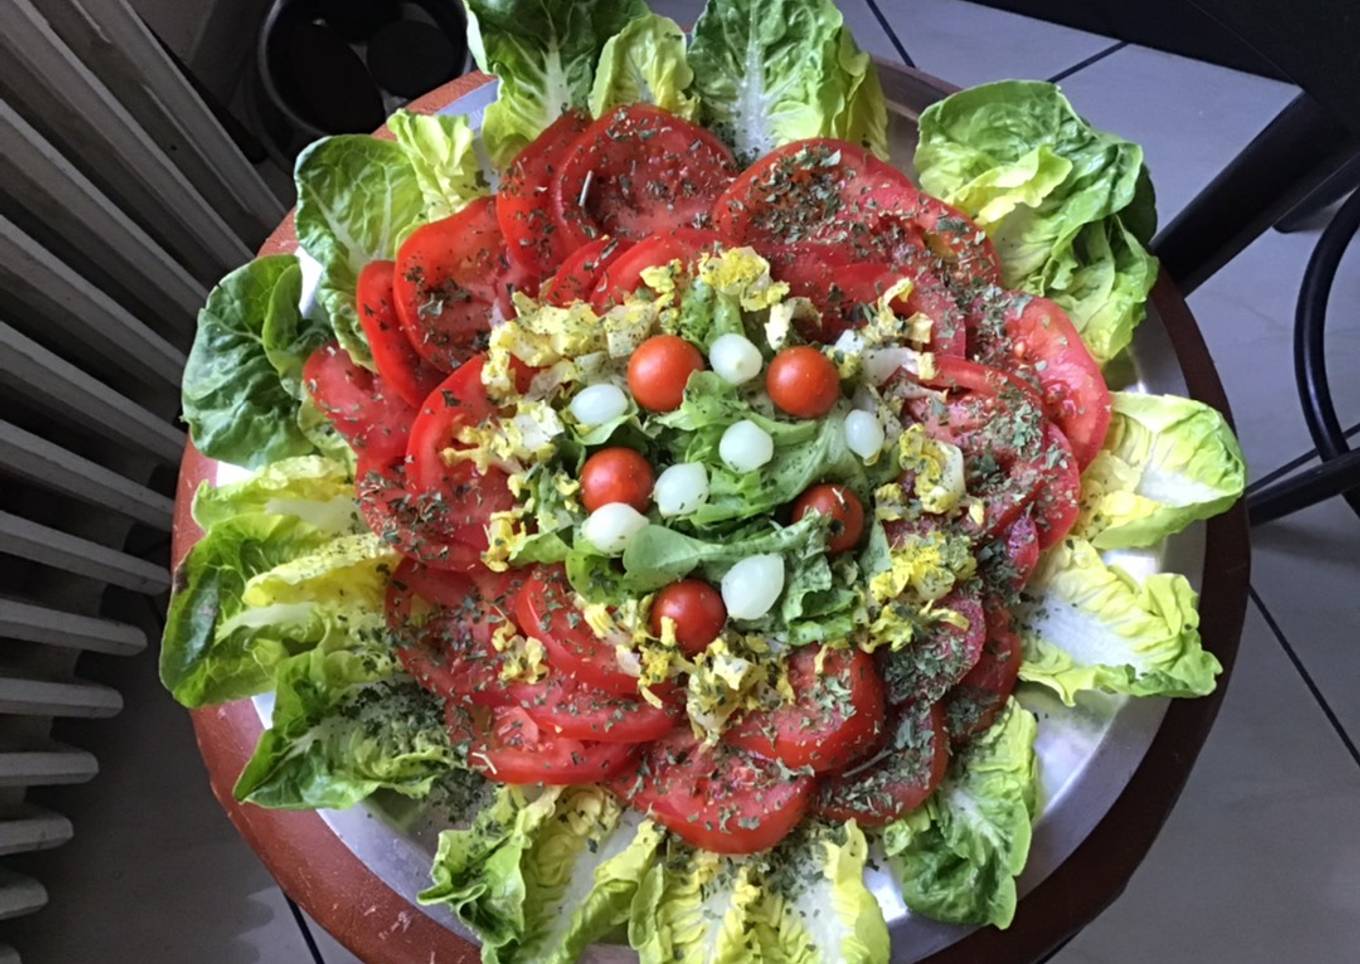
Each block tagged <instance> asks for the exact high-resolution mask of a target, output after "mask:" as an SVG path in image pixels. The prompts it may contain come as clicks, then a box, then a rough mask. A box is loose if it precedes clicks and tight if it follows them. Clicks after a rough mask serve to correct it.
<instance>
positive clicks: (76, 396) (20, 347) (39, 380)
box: [0, 321, 186, 462]
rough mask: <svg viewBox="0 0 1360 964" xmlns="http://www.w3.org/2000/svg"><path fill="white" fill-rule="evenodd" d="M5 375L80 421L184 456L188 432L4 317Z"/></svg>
mask: <svg viewBox="0 0 1360 964" xmlns="http://www.w3.org/2000/svg"><path fill="white" fill-rule="evenodd" d="M0 376H4V382H5V384H6V385H7V386H12V387H14V388H16V389H18V390H19V391H21V392H22V393H23V394H24V397H25V398H26V399H27V400H28V401H30V402H33V403H35V404H38V405H43V406H45V407H47V408H49V409H51V410H53V411H56V412H59V413H60V414H62V415H63V416H65V417H66V418H69V419H70V420H71V421H72V422H73V423H75V424H77V425H81V426H84V427H86V428H90V429H92V430H94V431H98V432H101V433H107V434H110V435H112V436H113V437H114V438H117V439H119V440H122V441H126V442H129V443H131V444H133V445H135V446H137V447H138V448H140V449H145V450H146V451H148V452H152V453H154V454H155V455H157V456H159V457H160V458H161V459H163V460H164V461H166V462H177V461H179V457H180V454H181V453H182V452H183V451H184V445H185V442H186V439H185V436H184V433H183V432H181V431H179V430H178V429H176V428H175V427H174V426H173V425H171V424H170V423H169V422H167V421H165V420H164V419H161V418H158V417H156V416H155V415H153V414H152V413H151V412H149V411H147V410H146V409H145V408H143V407H141V406H140V405H138V404H137V403H136V402H133V401H131V400H130V399H127V398H125V397H124V396H122V395H120V394H118V393H117V392H115V391H114V390H113V389H111V388H109V387H108V386H107V385H105V384H104V383H103V382H100V381H99V380H97V379H95V378H93V377H91V376H90V375H87V374H86V373H85V372H83V371H81V370H80V369H79V368H77V367H76V366H74V365H72V364H71V363H70V362H68V361H66V360H65V359H63V358H61V357H59V356H58V355H56V354H54V353H53V352H50V351H48V350H47V349H46V348H44V347H43V346H42V345H39V344H38V343H37V342H35V341H34V340H33V339H31V338H29V337H28V336H27V335H25V334H24V333H23V332H21V331H18V330H17V329H15V328H14V327H12V326H10V325H7V324H5V323H4V322H3V321H0Z"/></svg>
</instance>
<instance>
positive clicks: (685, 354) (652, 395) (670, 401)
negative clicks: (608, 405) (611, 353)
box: [628, 335, 834, 412]
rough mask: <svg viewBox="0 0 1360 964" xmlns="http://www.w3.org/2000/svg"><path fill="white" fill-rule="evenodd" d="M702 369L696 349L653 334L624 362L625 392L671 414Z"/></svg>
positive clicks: (677, 339)
mask: <svg viewBox="0 0 1360 964" xmlns="http://www.w3.org/2000/svg"><path fill="white" fill-rule="evenodd" d="M828 364H829V363H828ZM703 367H704V356H703V355H701V354H699V349H697V348H695V347H694V346H693V345H691V344H690V343H689V342H687V341H685V339H683V338H681V337H680V336H679V335H653V336H652V337H651V338H648V339H647V340H646V341H644V342H643V343H642V344H641V345H638V347H637V349H636V350H635V351H634V352H633V356H632V357H631V358H629V359H628V391H630V392H632V394H633V398H634V399H636V400H637V403H638V404H639V405H641V406H642V407H643V408H646V409H649V410H651V411H653V412H670V411H674V410H675V409H677V408H679V407H680V403H681V402H683V401H684V400H685V384H686V383H687V382H688V381H689V376H690V375H692V374H694V373H695V372H697V371H701V370H703ZM833 370H834V369H833Z"/></svg>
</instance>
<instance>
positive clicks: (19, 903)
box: [0, 870, 47, 920]
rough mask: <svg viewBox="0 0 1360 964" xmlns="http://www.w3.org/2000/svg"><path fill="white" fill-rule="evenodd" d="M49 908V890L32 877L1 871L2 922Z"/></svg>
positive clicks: (0, 913)
mask: <svg viewBox="0 0 1360 964" xmlns="http://www.w3.org/2000/svg"><path fill="white" fill-rule="evenodd" d="M45 906H47V889H46V888H45V887H43V885H42V884H40V883H38V882H37V881H36V880H34V879H33V878H32V877H25V876H24V875H23V874H16V873H14V872H13V871H10V870H0V920H9V919H10V918H13V917H23V916H24V915H25V914H32V913H33V912H35V911H38V910H41V909H42V908H43V907H45Z"/></svg>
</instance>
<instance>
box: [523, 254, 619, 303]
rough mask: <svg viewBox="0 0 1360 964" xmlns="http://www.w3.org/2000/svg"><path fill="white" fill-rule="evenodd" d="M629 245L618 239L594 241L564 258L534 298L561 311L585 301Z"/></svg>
mask: <svg viewBox="0 0 1360 964" xmlns="http://www.w3.org/2000/svg"><path fill="white" fill-rule="evenodd" d="M631 247H632V245H631V244H629V243H628V242H627V241H620V240H619V239H618V238H597V239H596V240H594V241H592V242H590V243H589V244H586V245H582V246H581V247H579V248H577V249H576V250H575V251H573V252H572V253H571V254H569V255H567V257H566V260H564V261H563V262H562V265H561V267H559V268H558V269H557V274H555V275H553V276H552V277H551V278H549V279H548V280H547V281H545V282H543V285H542V287H540V288H539V289H538V296H539V297H540V298H542V299H543V300H544V301H546V302H547V303H548V304H550V305H556V306H557V307H559V308H565V307H567V305H569V304H571V303H572V302H573V301H589V300H590V293H591V292H592V291H594V290H595V284H596V282H597V281H599V279H600V277H601V276H602V275H603V274H604V271H605V270H606V269H607V268H608V267H609V266H610V265H611V264H613V263H614V261H616V260H617V259H618V258H619V257H620V256H621V255H622V254H623V253H624V252H625V251H627V250H628V249H629V248H631Z"/></svg>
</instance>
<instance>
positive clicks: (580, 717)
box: [510, 674, 684, 743]
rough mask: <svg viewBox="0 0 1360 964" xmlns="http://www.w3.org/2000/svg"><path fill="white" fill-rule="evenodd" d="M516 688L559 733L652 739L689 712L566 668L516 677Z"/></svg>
mask: <svg viewBox="0 0 1360 964" xmlns="http://www.w3.org/2000/svg"><path fill="white" fill-rule="evenodd" d="M510 692H511V693H512V694H513V696H514V699H515V703H516V705H518V706H521V707H523V708H524V710H525V711H526V712H527V713H528V714H529V716H530V717H531V718H532V719H533V720H534V722H535V723H537V724H538V725H539V727H540V728H541V731H542V732H543V733H546V734H547V735H548V736H551V737H554V738H556V737H559V736H563V737H568V738H570V739H574V740H595V741H597V742H600V743H647V742H649V741H651V740H656V739H660V738H661V737H663V736H665V735H666V734H667V733H669V732H670V731H671V730H673V729H674V728H675V726H676V724H677V723H678V722H680V720H681V719H682V717H683V715H684V714H683V711H681V710H679V709H676V708H670V707H667V708H658V707H655V706H652V705H651V704H650V703H645V702H643V701H642V700H634V699H627V698H625V697H621V696H615V695H613V694H610V693H602V692H600V691H599V690H597V689H595V688H594V687H591V686H583V685H582V684H580V683H577V682H576V681H574V680H573V679H571V677H569V676H563V675H560V674H553V675H552V676H550V677H549V678H548V679H546V680H543V681H542V682H538V683H512V684H510Z"/></svg>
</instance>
